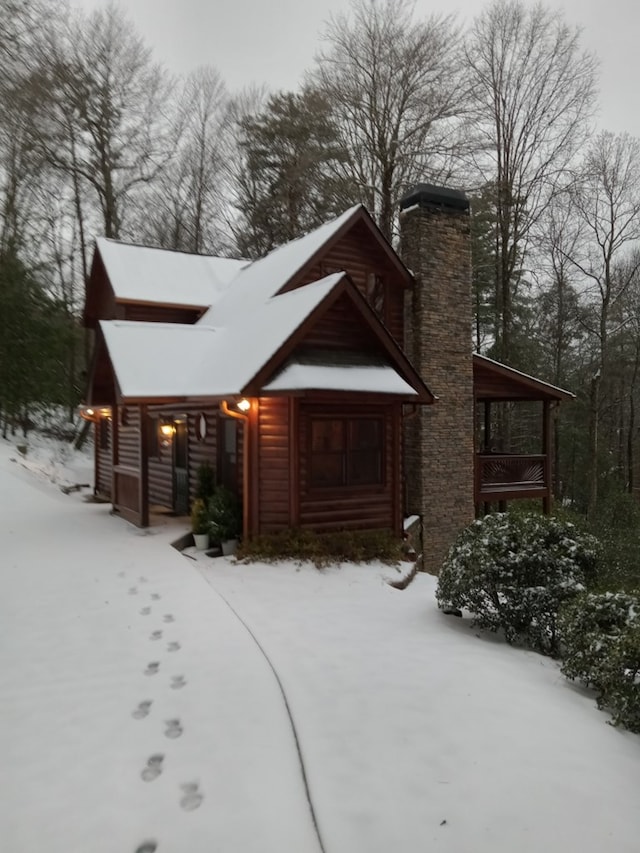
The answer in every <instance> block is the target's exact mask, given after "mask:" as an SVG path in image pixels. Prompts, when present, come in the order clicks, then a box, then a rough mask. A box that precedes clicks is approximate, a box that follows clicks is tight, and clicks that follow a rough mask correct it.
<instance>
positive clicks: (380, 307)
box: [367, 272, 386, 323]
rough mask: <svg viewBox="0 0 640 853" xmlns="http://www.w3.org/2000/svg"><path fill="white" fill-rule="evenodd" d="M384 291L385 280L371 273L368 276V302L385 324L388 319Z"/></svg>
mask: <svg viewBox="0 0 640 853" xmlns="http://www.w3.org/2000/svg"><path fill="white" fill-rule="evenodd" d="M384 291H385V288H384V279H383V278H382V276H381V275H378V274H377V273H375V272H370V273H369V274H368V276H367V302H368V303H369V305H371V307H372V308H373V310H374V311H375V312H376V314H377V315H378V317H379V318H380V319H381V320H382V322H383V323H384V322H385V319H386V318H385V310H386V305H385V298H384V296H385V293H384Z"/></svg>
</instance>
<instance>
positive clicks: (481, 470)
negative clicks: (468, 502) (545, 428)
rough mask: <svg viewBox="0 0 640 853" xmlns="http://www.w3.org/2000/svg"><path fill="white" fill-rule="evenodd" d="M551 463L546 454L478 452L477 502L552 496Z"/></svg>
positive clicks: (476, 474)
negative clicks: (549, 464)
mask: <svg viewBox="0 0 640 853" xmlns="http://www.w3.org/2000/svg"><path fill="white" fill-rule="evenodd" d="M548 461H549V460H548V457H547V456H546V455H545V454H514V453H478V454H477V455H476V471H475V491H476V502H480V501H486V502H489V501H498V500H512V499H514V498H526V497H545V496H548V495H549V494H550V491H549V489H550V485H551V484H550V476H549V467H548Z"/></svg>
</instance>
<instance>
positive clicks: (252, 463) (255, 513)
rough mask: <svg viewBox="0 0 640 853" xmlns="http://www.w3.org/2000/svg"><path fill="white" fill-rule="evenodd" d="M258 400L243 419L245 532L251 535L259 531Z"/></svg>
mask: <svg viewBox="0 0 640 853" xmlns="http://www.w3.org/2000/svg"><path fill="white" fill-rule="evenodd" d="M259 414H260V401H259V400H257V399H256V400H255V402H254V403H253V404H252V406H251V408H250V409H249V413H248V416H247V418H246V420H245V427H244V429H245V433H244V445H243V446H244V453H243V456H244V460H243V464H244V469H245V476H246V480H245V482H244V485H245V489H244V494H245V503H246V507H245V534H246V535H248V536H253V535H255V534H257V533H259V531H260V483H259V477H258V472H259V462H260V460H259V453H260V434H259V433H260V423H259Z"/></svg>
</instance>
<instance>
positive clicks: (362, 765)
mask: <svg viewBox="0 0 640 853" xmlns="http://www.w3.org/2000/svg"><path fill="white" fill-rule="evenodd" d="M36 445H37V443H36V444H34V446H32V447H31V448H30V450H29V452H28V454H27V457H26V459H23V458H22V457H21V456H20V455H19V454H18V453H16V452H15V448H14V447H13V446H12V445H11V444H10V443H7V442H3V441H0V519H1V521H0V577H1V580H2V587H1V590H2V594H1V596H0V673H1V675H2V681H1V684H2V688H1V696H0V755H1V756H2V760H1V761H0V849H2V850H3V851H5V850H6V851H7V853H35V851H40V850H47V851H51V853H76V851H77V853H80V851H85V850H90V851H92V853H103V851H104V853H113V851H118V853H120V851H127V852H128V851H130V853H135V851H138V850H139V851H147V853H148V851H152V850H154V849H156V850H157V851H158V853H165V852H166V853H186V851H189V853H213V851H221V853H254V851H255V853H271V852H272V851H273V853H276V851H277V853H316V851H320V850H321V849H322V848H321V846H320V842H319V840H318V837H317V835H316V832H315V829H314V824H313V819H312V811H311V809H310V807H309V804H308V801H307V798H306V789H305V777H306V783H307V784H308V789H309V793H310V796H311V801H312V805H313V814H314V815H315V817H316V819H317V823H318V828H319V834H320V838H321V842H322V844H323V846H324V850H325V851H326V853H383V851H384V853H389V851H390V850H392V851H402V853H404V851H412V850H429V851H443V853H471V851H474V853H514V851H518V853H541V851H547V853H556V851H558V853H573V851H580V853H596V851H597V853H602V851H607V853H609V851H611V853H632V851H633V853H636V851H637V850H638V849H640V808H639V807H638V796H639V792H640V737H638V736H636V735H631V734H629V733H626V732H624V731H618V730H616V729H613V728H612V727H611V726H608V725H606V723H605V721H606V716H605V715H604V714H603V713H601V712H599V711H598V710H597V709H596V707H595V704H594V702H593V698H592V696H590V695H589V694H588V693H587V692H586V691H583V690H581V689H579V688H576V687H574V686H572V685H571V684H569V683H568V682H567V681H566V680H565V679H564V678H563V676H562V675H561V674H560V672H559V671H558V668H557V666H556V664H555V663H554V662H553V661H550V660H548V659H546V658H542V657H539V656H537V655H535V654H531V653H526V652H522V651H517V650H514V649H511V648H509V647H507V646H505V645H504V644H502V643H501V642H500V641H499V640H497V639H496V638H493V637H491V636H476V632H474V631H473V630H471V629H470V628H469V625H468V622H467V621H466V620H459V619H456V618H455V617H446V616H444V615H442V614H441V613H439V612H438V611H437V609H436V606H435V602H434V598H433V591H434V585H435V583H434V579H433V578H431V577H428V576H425V575H419V576H418V577H417V579H416V580H415V581H414V582H413V583H412V584H411V585H410V586H409V587H408V589H407V590H405V591H403V592H401V591H398V590H395V589H392V588H391V587H390V586H389V585H388V584H387V583H386V582H385V578H386V577H389V576H390V575H392V574H393V571H392V570H390V569H389V568H387V567H383V566H375V565H374V566H343V567H335V568H330V569H325V570H322V571H318V570H317V569H314V568H311V567H308V566H302V567H297V566H295V565H293V564H281V565H276V566H269V565H240V564H235V563H234V562H233V561H231V560H229V559H227V558H219V559H214V560H211V559H209V558H207V557H201V558H199V559H198V560H197V561H196V560H194V559H190V558H189V556H185V555H181V554H179V553H178V552H177V551H175V550H174V549H172V548H171V547H170V546H169V544H168V543H169V541H170V540H171V539H172V538H174V537H175V536H177V535H178V534H179V533H180V532H182V529H183V528H181V527H180V525H178V526H177V527H176V525H175V522H173V523H168V524H166V525H164V526H157V527H153V528H151V530H150V531H148V532H147V533H146V534H145V533H143V532H141V531H138V530H135V529H134V528H132V527H131V526H129V525H127V524H126V523H124V522H123V521H121V520H119V519H116V518H113V517H111V516H110V515H109V507H108V506H105V505H99V504H92V503H87V502H85V500H84V498H83V496H82V493H76V494H71V495H68V496H66V495H64V494H62V492H61V491H60V489H59V487H58V485H55V484H52V483H51V482H50V480H49V477H50V476H51V474H52V470H53V469H55V471H56V474H55V476H56V477H57V480H58V483H60V482H66V481H70V482H90V474H89V470H90V458H88V457H84V458H82V459H80V460H78V459H76V458H73V457H72V456H71V455H69V456H68V457H67V458H65V459H63V460H61V461H59V462H56V459H57V458H58V457H59V456H60V454H59V452H56V451H52V450H50V449H49V450H48V449H47V446H46V443H40V444H39V445H37V446H36ZM12 460H15V461H12ZM53 463H55V464H53ZM25 465H27V466H29V467H28V468H25V467H24V466H25ZM70 469H74V470H71V472H70V473H68V472H69V471H70ZM65 471H66V472H67V473H65ZM85 493H86V490H85ZM189 553H191V552H187V554H189ZM192 556H193V555H192ZM272 667H273V669H272ZM274 670H275V673H277V678H276V675H275V674H274ZM281 687H282V690H283V691H284V695H285V696H286V704H285V700H284V698H283V693H282V691H281ZM289 714H290V716H289ZM292 722H293V726H295V733H296V734H297V737H298V741H299V750H300V755H301V756H302V760H303V763H304V774H305V775H304V776H303V773H302V771H301V767H300V755H299V753H298V746H297V744H296V740H295V738H294V728H293V726H292ZM145 845H146V846H145Z"/></svg>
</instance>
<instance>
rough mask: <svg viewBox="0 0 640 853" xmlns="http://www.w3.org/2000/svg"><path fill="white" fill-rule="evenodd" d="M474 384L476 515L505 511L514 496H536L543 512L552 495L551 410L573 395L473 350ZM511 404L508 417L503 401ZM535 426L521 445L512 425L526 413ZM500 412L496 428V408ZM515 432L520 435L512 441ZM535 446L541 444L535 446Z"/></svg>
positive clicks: (527, 497) (546, 509)
mask: <svg viewBox="0 0 640 853" xmlns="http://www.w3.org/2000/svg"><path fill="white" fill-rule="evenodd" d="M473 385H474V405H475V424H476V441H475V446H476V455H475V465H474V500H475V506H476V515H483V514H485V513H487V512H491V511H492V510H493V509H494V508H495V506H496V505H497V508H498V509H499V510H500V511H504V510H505V509H506V507H507V502H508V501H512V500H523V499H538V500H541V501H542V508H543V512H545V513H549V512H550V511H551V502H552V498H553V465H552V461H553V447H552V444H553V432H552V412H553V409H554V408H555V407H556V406H557V405H558V404H559V403H560V402H561V401H562V400H571V399H573V398H574V395H573V394H572V393H571V392H569V391H565V390H563V389H562V388H558V387H556V386H554V385H551V384H549V383H547V382H543V381H542V380H540V379H536V378H535V377H533V376H529V375H528V374H525V373H522V372H520V371H518V370H514V369H513V368H511V367H506V366H505V365H503V364H500V363H498V362H496V361H493V360H492V359H490V358H487V357H486V356H482V355H479V354H478V353H474V356H473ZM503 404H512V405H511V406H510V407H509V409H510V410H509V411H508V414H507V415H506V416H505V408H506V407H505V406H504V405H503ZM525 407H526V410H527V411H526V418H527V420H528V422H529V423H530V424H532V429H531V432H530V434H529V435H527V438H526V440H523V439H522V437H521V435H520V436H519V437H520V444H521V445H524V446H521V447H518V448H517V449H514V444H518V440H517V438H518V435H517V431H516V430H514V429H513V425H514V424H517V423H518V420H519V418H522V417H524V416H525ZM499 410H501V411H500V414H501V415H502V418H501V421H502V422H501V424H500V428H497V421H498V420H499V419H498V418H496V415H497V414H498V411H499ZM514 433H515V434H516V440H514ZM536 445H537V446H536Z"/></svg>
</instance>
